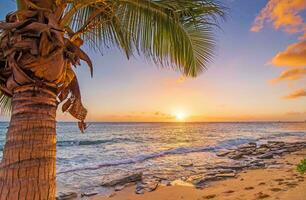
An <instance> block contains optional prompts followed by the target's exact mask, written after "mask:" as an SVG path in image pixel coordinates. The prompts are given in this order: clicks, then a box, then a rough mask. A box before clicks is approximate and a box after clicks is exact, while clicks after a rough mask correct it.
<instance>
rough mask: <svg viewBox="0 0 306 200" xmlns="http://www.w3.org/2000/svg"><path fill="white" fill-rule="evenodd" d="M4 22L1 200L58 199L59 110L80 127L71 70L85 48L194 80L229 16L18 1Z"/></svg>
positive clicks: (200, 6)
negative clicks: (6, 119)
mask: <svg viewBox="0 0 306 200" xmlns="http://www.w3.org/2000/svg"><path fill="white" fill-rule="evenodd" d="M17 7H18V9H17V11H16V12H13V13H9V14H8V15H7V16H6V19H5V21H3V22H0V30H1V33H0V50H1V51H0V90H1V92H0V104H1V108H2V111H3V112H11V120H10V124H9V127H8V132H7V136H6V144H5V147H4V152H3V160H2V162H1V164H0V199H1V200H3V199H10V200H14V199H30V200H32V199H55V190H56V181H55V177H56V170H55V166H56V121H55V119H56V109H57V107H58V105H59V103H61V102H63V104H62V111H63V112H69V113H70V114H71V115H72V116H73V117H75V118H76V119H78V120H79V122H78V125H79V128H80V130H81V131H82V132H83V131H84V130H85V129H86V124H85V123H84V120H85V117H86V114H87V110H86V109H85V108H84V107H83V105H82V102H81V95H80V90H79V86H78V81H77V77H76V74H75V72H74V70H73V67H72V66H77V65H80V60H83V61H85V62H86V63H87V64H88V66H89V69H90V72H91V75H93V67H92V63H91V60H90V58H89V57H88V56H87V54H86V53H85V52H84V51H82V50H81V48H80V47H81V46H82V45H83V43H84V44H86V45H89V46H90V47H92V48H94V49H96V50H100V51H105V50H107V49H108V48H109V47H118V48H119V49H121V50H122V51H123V52H124V53H125V54H126V56H127V57H128V58H129V57H130V56H132V55H133V53H136V54H140V55H143V56H145V57H146V58H147V59H149V60H151V61H153V62H154V63H156V64H159V65H161V66H163V67H171V68H173V69H175V70H179V71H180V72H182V73H183V74H184V75H186V76H191V77H195V76H197V75H198V74H199V73H200V72H201V71H203V70H204V69H205V68H206V67H207V64H208V63H209V61H210V60H211V58H212V56H213V47H214V37H213V28H214V27H215V26H216V25H217V22H218V18H219V17H223V16H224V11H223V10H224V9H223V7H222V6H221V5H220V4H219V3H216V2H214V1H213V0H17Z"/></svg>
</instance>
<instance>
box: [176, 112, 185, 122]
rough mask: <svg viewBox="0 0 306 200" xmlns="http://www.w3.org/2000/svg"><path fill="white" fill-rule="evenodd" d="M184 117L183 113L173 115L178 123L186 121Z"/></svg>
mask: <svg viewBox="0 0 306 200" xmlns="http://www.w3.org/2000/svg"><path fill="white" fill-rule="evenodd" d="M186 117H187V115H186V113H184V112H177V113H176V114H175V118H176V120H178V121H184V120H185V119H186Z"/></svg>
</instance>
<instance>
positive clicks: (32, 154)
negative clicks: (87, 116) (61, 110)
mask: <svg viewBox="0 0 306 200" xmlns="http://www.w3.org/2000/svg"><path fill="white" fill-rule="evenodd" d="M56 108H57V101H56V95H55V93H54V92H53V91H52V89H50V88H46V87H37V86H33V85H27V86H20V87H18V88H16V89H15V90H14V93H13V98H12V116H11V121H10V124H9V128H8V132H7V136H6V144H5V148H4V152H3V160H2V162H1V164H0V200H4V199H5V200H22V199H26V200H36V199H37V200H42V199H43V200H51V199H52V200H54V199H55V190H56V180H55V178H56V176H55V175H56V122H55V116H56Z"/></svg>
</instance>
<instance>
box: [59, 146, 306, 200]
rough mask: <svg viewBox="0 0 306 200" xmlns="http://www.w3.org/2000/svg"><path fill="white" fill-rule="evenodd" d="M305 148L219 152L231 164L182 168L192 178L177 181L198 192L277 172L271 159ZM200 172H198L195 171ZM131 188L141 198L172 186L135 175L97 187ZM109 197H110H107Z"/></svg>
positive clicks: (73, 194) (68, 196)
mask: <svg viewBox="0 0 306 200" xmlns="http://www.w3.org/2000/svg"><path fill="white" fill-rule="evenodd" d="M305 148H306V141H303V142H291V143H289V142H281V141H268V142H266V143H262V144H257V143H248V144H245V145H241V146H238V147H237V148H235V149H226V150H223V151H220V152H218V153H217V154H216V155H217V156H218V157H221V158H224V159H228V160H230V161H231V162H230V163H229V164H216V165H214V166H194V165H193V163H187V164H186V163H185V164H182V165H181V166H182V167H183V168H186V170H190V171H193V169H194V174H192V175H190V176H188V177H181V181H184V182H185V183H188V184H190V185H194V186H195V187H196V188H199V189H201V188H204V187H205V186H206V185H207V184H209V183H211V182H213V181H218V180H224V179H228V178H235V177H236V176H237V174H238V173H239V172H241V171H243V170H246V169H258V168H281V167H282V165H284V164H283V163H282V164H281V163H278V162H277V161H275V160H273V158H279V157H280V156H283V155H286V154H289V153H292V152H296V151H300V150H302V149H305ZM288 164H289V163H288ZM200 168H201V169H202V170H199V169H200ZM134 184H135V185H136V189H135V193H136V194H143V193H145V192H152V191H154V190H156V189H157V188H158V186H160V185H165V186H170V185H172V184H173V182H172V180H168V179H167V177H163V176H158V175H154V176H152V177H145V176H143V174H142V172H136V173H134V174H128V175H125V176H123V177H119V178H118V179H115V180H102V182H101V184H100V187H107V188H111V189H112V190H113V191H114V192H115V191H120V190H122V189H124V188H125V187H127V186H130V185H134ZM97 194H98V192H86V193H81V194H77V193H76V192H70V193H61V194H59V196H58V197H57V199H58V200H69V199H80V198H83V197H84V198H85V197H90V196H94V195H97ZM113 194H114V193H112V194H110V196H111V195H113Z"/></svg>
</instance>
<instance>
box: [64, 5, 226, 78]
mask: <svg viewBox="0 0 306 200" xmlns="http://www.w3.org/2000/svg"><path fill="white" fill-rule="evenodd" d="M67 16H68V17H67ZM223 16H224V11H223V8H222V6H221V5H220V4H218V3H215V2H213V1H211V0H177V1H174V0H163V1H160V0H137V1H135V0H112V1H109V0H95V1H94V0H89V1H85V0H73V1H71V3H70V5H69V9H67V12H66V15H65V16H64V18H63V19H65V20H64V22H65V21H67V22H70V27H71V28H72V29H73V30H74V31H75V32H76V33H77V34H79V35H80V36H81V37H82V38H83V39H84V40H85V41H87V42H88V44H89V45H90V46H91V47H96V48H98V49H102V50H103V49H106V48H109V47H114V46H115V47H118V48H119V49H121V50H123V51H124V52H125V53H126V55H127V56H128V57H129V56H130V55H132V53H133V52H137V53H139V54H143V55H144V56H145V57H146V58H148V59H150V60H152V61H153V62H154V63H156V64H160V65H161V66H164V67H172V68H174V69H178V70H180V71H181V72H182V73H183V74H185V75H186V76H196V75H197V74H198V73H199V72H201V71H203V70H204V69H206V67H207V65H208V63H209V62H210V61H211V60H212V58H213V52H214V46H215V42H214V37H213V36H214V34H213V28H214V27H215V26H217V25H218V19H219V17H223Z"/></svg>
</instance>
